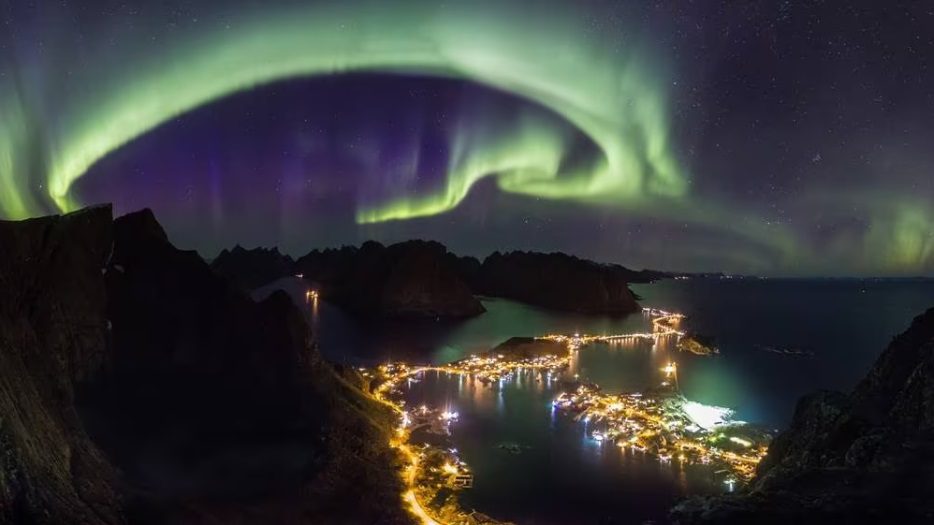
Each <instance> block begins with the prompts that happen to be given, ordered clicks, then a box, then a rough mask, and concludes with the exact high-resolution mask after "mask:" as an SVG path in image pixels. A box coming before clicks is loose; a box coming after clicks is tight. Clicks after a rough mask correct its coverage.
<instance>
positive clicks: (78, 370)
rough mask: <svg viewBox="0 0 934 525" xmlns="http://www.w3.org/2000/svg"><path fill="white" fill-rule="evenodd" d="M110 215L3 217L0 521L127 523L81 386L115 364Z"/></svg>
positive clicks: (96, 211) (0, 263) (105, 211)
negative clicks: (87, 418) (79, 400)
mask: <svg viewBox="0 0 934 525" xmlns="http://www.w3.org/2000/svg"><path fill="white" fill-rule="evenodd" d="M110 213H111V212H110V209H109V208H106V207H99V208H91V209H88V210H84V211H81V212H78V213H74V214H71V215H68V216H65V217H43V218H40V219H30V220H26V221H22V222H7V221H0V247H2V250H3V252H2V253H0V523H120V522H122V521H123V520H124V516H123V510H122V499H121V493H122V487H121V485H120V483H119V479H118V476H117V471H116V469H115V468H113V466H112V465H111V464H110V463H109V462H108V461H107V459H106V458H105V456H104V455H103V453H102V452H101V450H100V449H99V448H98V447H97V445H95V444H94V443H93V442H92V441H91V439H90V438H89V437H88V434H87V432H86V430H85V427H84V424H83V423H82V421H81V419H80V417H79V415H78V411H77V409H76V405H75V397H76V390H77V388H78V386H79V385H80V384H81V383H83V382H86V381H90V380H93V379H94V378H95V377H96V376H97V375H98V374H99V373H100V371H101V368H102V367H103V366H104V365H105V364H106V363H107V362H109V360H110V352H109V350H108V348H107V324H106V308H107V296H106V290H105V286H104V280H103V279H102V277H101V269H102V268H103V267H104V265H105V262H106V260H107V257H108V255H109V253H110V248H111V237H112V221H111V215H110Z"/></svg>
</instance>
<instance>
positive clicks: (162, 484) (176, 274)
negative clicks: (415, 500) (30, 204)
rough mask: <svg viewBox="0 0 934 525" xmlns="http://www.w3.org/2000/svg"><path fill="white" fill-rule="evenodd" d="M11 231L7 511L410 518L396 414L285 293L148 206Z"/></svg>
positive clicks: (5, 360) (2, 360)
mask: <svg viewBox="0 0 934 525" xmlns="http://www.w3.org/2000/svg"><path fill="white" fill-rule="evenodd" d="M0 246H2V247H3V256H2V257H0V284H2V288H0V290H2V293H0V522H2V523H8V522H12V523H50V524H51V523H83V524H105V523H106V524H111V523H124V522H130V523H385V524H392V523H406V522H407V521H408V518H407V516H406V514H405V513H404V511H403V509H402V506H401V501H400V498H399V494H400V491H401V487H400V486H399V484H400V480H399V478H398V476H397V475H396V473H395V471H394V470H393V468H394V467H393V465H394V464H395V462H396V461H397V460H396V457H395V455H394V454H393V453H392V451H391V449H390V448H389V447H388V437H389V432H391V428H392V426H393V421H392V414H391V412H390V411H389V410H388V409H386V408H385V407H383V406H381V405H379V404H378V403H376V402H374V401H372V400H371V399H370V398H368V397H367V396H365V395H364V394H363V393H362V392H361V391H360V390H359V389H358V388H357V387H356V385H357V384H358V383H359V381H360V378H359V377H358V376H356V373H355V372H354V371H352V370H335V369H334V368H332V367H331V366H330V365H328V364H327V363H324V362H323V361H322V360H321V358H320V357H319V355H318V353H317V352H316V351H315V350H314V349H313V348H311V347H310V346H309V343H308V341H309V337H308V335H309V334H308V328H307V326H306V324H305V322H304V320H303V316H302V315H301V312H300V311H299V310H298V309H297V307H296V306H295V305H294V304H292V303H291V302H290V301H289V299H288V298H287V296H286V295H284V294H281V293H280V294H274V295H273V296H271V297H270V298H269V299H267V300H266V301H263V302H262V303H255V302H253V301H252V300H250V299H248V298H247V297H246V296H245V295H244V294H243V293H242V292H241V291H239V290H237V289H235V288H233V287H231V286H230V285H229V284H228V283H227V282H226V281H225V280H223V279H222V278H220V277H218V276H217V275H216V274H215V273H214V272H212V271H211V269H210V268H209V267H208V265H207V264H206V263H205V262H204V261H203V260H201V258H200V257H198V255H197V254H196V253H194V252H184V251H180V250H177V249H175V248H174V247H173V246H172V245H171V244H170V243H169V242H168V240H167V238H166V236H165V233H164V232H163V230H162V228H161V227H160V226H159V224H158V222H156V220H155V218H154V217H153V216H152V214H151V213H150V212H148V211H143V212H139V213H134V214H130V215H128V216H126V217H122V218H120V219H118V220H117V221H116V223H114V222H113V221H112V218H111V212H110V209H109V208H95V209H90V210H86V211H83V212H79V213H75V214H70V215H66V216H63V217H48V218H43V219H36V220H31V221H23V222H18V223H7V222H3V223H0ZM118 468H119V469H120V472H121V473H122V474H123V475H121V476H119V477H118V475H117V469H118Z"/></svg>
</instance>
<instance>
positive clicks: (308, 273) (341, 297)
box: [295, 241, 484, 319]
mask: <svg viewBox="0 0 934 525" xmlns="http://www.w3.org/2000/svg"><path fill="white" fill-rule="evenodd" d="M457 264H458V258H457V257H456V256H454V255H452V254H450V253H449V252H448V251H447V248H445V247H444V245H442V244H439V243H436V242H427V241H407V242H402V243H398V244H393V245H390V246H383V245H382V244H379V243H377V242H373V241H368V242H365V243H363V245H362V246H360V248H359V249H357V248H341V249H340V250H324V251H320V252H319V251H312V252H311V253H309V254H307V255H305V256H303V257H301V258H299V259H298V260H297V261H296V263H295V269H296V272H297V273H302V274H303V275H304V276H305V279H308V280H310V281H313V282H316V283H318V284H319V285H320V287H321V288H322V294H323V297H324V298H325V299H327V300H329V301H332V302H334V303H337V304H339V305H341V306H343V307H344V308H346V309H348V310H351V311H352V312H355V313H358V314H360V315H364V316H381V317H396V318H400V317H401V318H428V319H433V318H449V319H450V318H464V317H471V316H474V315H478V314H480V313H482V312H483V311H484V309H483V305H481V304H480V301H479V300H477V299H476V298H475V297H474V296H473V294H472V293H471V290H470V288H469V287H468V286H467V284H466V283H465V282H464V280H463V279H462V278H461V276H460V273H459V272H458V265H457Z"/></svg>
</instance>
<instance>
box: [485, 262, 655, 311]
mask: <svg viewBox="0 0 934 525" xmlns="http://www.w3.org/2000/svg"><path fill="white" fill-rule="evenodd" d="M636 275H638V272H632V271H631V270H628V269H626V268H624V267H622V266H619V265H610V264H598V263H595V262H593V261H588V260H584V259H579V258H577V257H573V256H570V255H566V254H563V253H547V254H546V253H535V252H510V253H505V254H502V253H499V252H497V253H494V254H492V255H490V256H489V257H487V258H486V259H485V260H484V261H483V264H482V265H481V266H480V269H479V272H478V274H477V277H476V284H475V290H476V291H477V293H480V294H482V295H489V296H494V297H503V298H507V299H513V300H516V301H520V302H524V303H528V304H532V305H535V306H541V307H544V308H550V309H554V310H562V311H569V312H580V313H585V314H607V315H625V314H629V313H633V312H637V311H639V310H640V308H639V305H638V304H637V303H636V299H635V296H634V295H633V293H632V292H631V291H630V290H629V286H628V283H629V282H630V279H632V278H633V277H634V276H636Z"/></svg>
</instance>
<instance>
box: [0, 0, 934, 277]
mask: <svg viewBox="0 0 934 525" xmlns="http://www.w3.org/2000/svg"><path fill="white" fill-rule="evenodd" d="M131 4H132V3H131ZM139 4H140V5H129V6H128V5H126V4H120V3H116V2H107V1H93V2H81V3H77V2H76V3H74V4H68V3H67V2H50V1H39V2H33V3H30V2H19V1H17V2H12V1H9V0H4V1H2V2H0V6H2V9H0V23H2V27H4V28H7V29H9V30H8V31H5V32H4V34H3V35H0V46H2V47H0V216H2V217H5V218H22V217H28V216H33V215H38V214H44V213H50V212H58V211H67V210H70V209H73V208H75V207H78V206H80V205H83V204H88V203H92V202H99V201H113V202H114V203H115V205H116V207H117V209H118V211H130V210H132V209H134V208H136V207H140V206H149V207H152V208H154V210H155V211H156V213H157V214H158V215H159V216H160V218H161V219H162V220H163V221H164V222H165V223H166V225H167V227H168V229H169V232H170V234H172V235H173V236H174V237H178V238H180V239H182V240H183V243H184V244H187V245H188V246H190V247H193V248H198V249H199V250H201V251H202V252H204V253H205V254H207V255H213V253H214V252H216V251H217V250H218V249H220V248H221V247H223V246H225V245H228V244H232V243H233V242H237V241H241V242H243V243H245V244H265V245H270V244H280V245H282V247H283V248H285V249H286V250H292V251H296V252H300V251H304V250H307V248H309V247H310V246H313V245H316V244H328V245H333V244H341V243H355V242H359V241H360V240H362V239H366V238H370V237H375V238H379V239H382V240H398V239H402V238H409V237H432V238H436V239H438V240H441V241H442V242H445V243H446V244H448V245H449V246H451V247H452V248H454V249H459V250H460V251H463V252H468V253H471V252H473V253H485V252H488V251H491V250H493V249H504V248H505V249H509V248H528V249H539V250H565V251H570V252H574V253H579V254H580V255H583V256H589V257H596V258H598V259H601V260H607V261H614V262H620V263H622V264H626V265H630V266H637V267H639V266H646V267H655V268H663V269H678V270H698V271H701V270H703V271H707V270H726V271H739V272H752V273H765V274H779V275H786V274H790V275H810V274H820V275H851V274H860V275H866V274H872V275H902V274H932V273H934V206H932V205H931V202H934V201H932V198H934V181H932V179H934V176H932V169H934V155H932V154H931V153H930V152H928V151H927V150H928V149H929V148H927V147H926V144H927V143H929V142H930V140H931V139H932V138H934V130H932V128H934V124H932V122H934V120H932V119H931V116H932V115H934V100H932V96H934V95H932V93H934V78H932V71H931V69H929V68H928V60H929V57H930V56H932V55H931V53H930V51H931V50H932V36H931V35H932V34H934V32H930V31H925V30H926V29H930V28H932V27H934V23H932V15H931V14H930V13H927V12H925V11H924V10H923V9H917V8H913V7H912V6H910V5H906V6H897V7H891V9H890V11H885V9H884V7H879V6H873V5H872V4H871V3H866V6H860V5H858V3H857V5H853V6H847V7H845V8H844V7H835V6H808V7H795V6H793V5H790V4H788V3H774V2H754V3H752V4H749V5H748V6H745V7H743V8H731V7H730V5H729V4H728V3H720V4H709V5H707V6H703V7H701V6H690V5H675V4H672V5H669V6H657V5H656V6H647V5H646V6H619V5H616V3H613V2H587V3H582V4H579V5H573V6H572V5H570V4H568V3H547V4H542V3H534V4H530V3H527V2H518V1H516V2H488V3H487V2H479V3H478V2H470V3H450V4H449V3H443V2H339V3H338V2H276V3H275V4H276V5H275V6H269V5H263V4H262V3H260V2H197V3H196V4H197V5H195V6H187V7H184V8H182V7H177V6H176V7H167V6H162V5H152V6H146V5H143V3H139ZM412 93H416V95H414V96H413V95H412ZM338 110H339V111H338Z"/></svg>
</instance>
